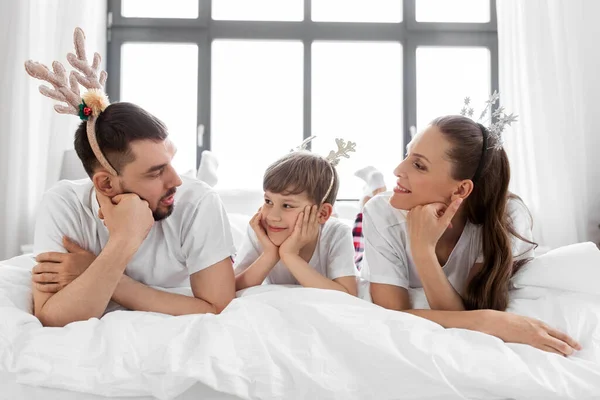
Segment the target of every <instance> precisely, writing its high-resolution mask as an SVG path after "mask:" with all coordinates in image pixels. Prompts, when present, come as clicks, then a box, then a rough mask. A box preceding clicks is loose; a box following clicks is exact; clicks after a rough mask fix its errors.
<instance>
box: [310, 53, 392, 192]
mask: <svg viewBox="0 0 600 400" xmlns="http://www.w3.org/2000/svg"><path fill="white" fill-rule="evenodd" d="M312 68H313V69H312V71H313V72H312V98H313V101H312V118H313V119H312V132H313V135H315V136H317V139H316V140H315V141H314V142H313V151H316V152H318V153H319V154H322V155H327V154H328V153H329V151H330V150H334V149H335V148H336V144H335V138H337V137H341V138H343V139H345V140H352V141H354V142H356V143H357V145H356V153H351V157H350V158H349V159H345V158H344V159H342V160H341V161H340V163H339V165H338V167H337V168H338V173H339V174H340V191H339V193H338V197H339V198H355V199H356V198H360V197H361V196H362V186H363V182H362V181H361V180H360V179H358V178H356V177H355V176H354V172H355V171H356V170H358V169H360V168H363V167H365V166H369V165H372V166H374V167H376V168H377V169H379V170H381V172H382V173H383V174H384V176H385V177H386V182H387V184H388V185H389V186H388V188H391V187H392V186H393V182H394V180H395V179H394V176H393V174H392V171H393V170H394V168H395V167H396V165H397V164H398V163H399V162H400V161H402V156H403V153H404V150H403V144H402V46H401V45H400V43H395V42H388V43H375V42H315V43H314V44H313V46H312Z"/></svg>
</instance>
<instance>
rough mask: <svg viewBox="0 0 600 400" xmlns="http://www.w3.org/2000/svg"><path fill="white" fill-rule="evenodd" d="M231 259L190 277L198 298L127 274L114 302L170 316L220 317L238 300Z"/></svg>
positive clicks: (132, 308) (122, 279)
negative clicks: (166, 290)
mask: <svg viewBox="0 0 600 400" xmlns="http://www.w3.org/2000/svg"><path fill="white" fill-rule="evenodd" d="M233 282H234V280H233V267H232V265H231V259H230V258H229V257H228V258H226V259H224V260H222V261H220V262H218V263H216V264H214V265H212V266H210V267H208V268H205V269H203V270H201V271H198V272H196V273H195V274H193V275H191V276H190V284H191V287H192V292H193V293H194V297H190V296H185V295H180V294H175V293H168V292H165V291H162V290H158V289H154V288H151V287H149V286H146V285H144V284H143V283H140V282H137V281H135V280H134V279H131V278H130V277H128V276H127V275H123V276H122V277H121V280H120V282H119V284H118V286H117V288H116V290H115V292H114V294H113V297H112V299H113V300H114V301H115V302H117V303H119V304H120V305H122V306H123V307H126V308H128V309H130V310H136V311H151V312H159V313H163V314H170V315H187V314H209V313H211V314H218V313H220V312H221V311H223V309H225V307H227V305H228V304H229V302H231V300H233V298H234V297H235V285H234V284H233Z"/></svg>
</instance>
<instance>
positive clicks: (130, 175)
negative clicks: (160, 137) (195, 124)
mask: <svg viewBox="0 0 600 400" xmlns="http://www.w3.org/2000/svg"><path fill="white" fill-rule="evenodd" d="M130 147H131V151H132V152H133V155H134V157H135V160H134V161H133V162H130V163H128V164H127V165H125V167H123V169H122V171H121V175H120V181H119V182H120V186H121V191H122V193H135V194H137V195H138V196H140V198H142V199H143V200H146V201H147V202H148V204H149V205H150V209H151V210H152V214H153V215H154V220H156V221H160V220H162V219H165V218H167V217H168V216H169V215H171V213H172V212H173V208H174V206H175V191H176V190H177V187H178V186H180V185H181V183H182V182H181V178H180V177H179V175H178V174H177V172H175V169H173V166H172V165H171V161H172V160H173V157H174V156H175V153H176V151H177V150H176V149H175V146H174V145H173V143H172V142H171V141H170V140H169V139H166V140H164V141H159V142H156V141H152V140H136V141H134V142H132V143H130Z"/></svg>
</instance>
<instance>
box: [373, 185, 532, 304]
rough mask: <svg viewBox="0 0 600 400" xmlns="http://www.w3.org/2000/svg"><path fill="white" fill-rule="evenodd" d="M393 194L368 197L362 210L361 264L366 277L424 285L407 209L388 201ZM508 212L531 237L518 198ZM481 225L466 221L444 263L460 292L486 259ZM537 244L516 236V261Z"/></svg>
mask: <svg viewBox="0 0 600 400" xmlns="http://www.w3.org/2000/svg"><path fill="white" fill-rule="evenodd" d="M390 197H391V193H389V192H388V193H383V194H381V195H378V196H376V197H374V198H373V199H371V200H369V202H368V203H367V204H366V206H365V208H364V211H363V235H364V242H365V243H364V246H365V253H364V259H363V263H362V267H361V276H362V278H363V279H365V280H367V281H370V282H373V283H384V284H389V285H394V286H400V287H403V288H406V289H409V288H422V287H423V284H422V283H421V280H420V279H419V275H418V273H417V269H416V267H415V264H414V261H413V258H412V255H411V252H410V240H409V236H408V231H407V223H406V214H407V211H403V210H398V209H395V208H394V207H392V206H391V205H390V204H389V200H390ZM507 212H508V213H509V216H510V218H511V219H512V223H513V228H514V229H515V232H517V233H518V234H519V235H521V236H522V237H523V238H525V239H528V240H532V233H531V224H532V222H531V217H530V214H529V211H528V210H527V208H526V207H525V205H524V204H523V202H521V201H520V200H518V199H511V200H509V201H508V204H507ZM481 234H482V233H481V226H480V225H474V224H472V223H470V222H467V223H466V225H465V228H464V230H463V232H462V234H461V236H460V238H459V239H458V242H457V243H456V246H455V247H454V249H453V250H452V252H451V253H450V257H449V258H448V261H447V262H446V264H445V265H443V266H442V268H443V270H444V273H445V274H446V277H448V281H449V282H450V284H451V285H452V286H453V287H454V289H455V290H456V291H457V292H458V293H463V290H464V289H465V287H466V284H467V279H468V277H469V272H470V271H471V268H472V267H473V265H474V264H475V263H481V262H483V250H482V237H481ZM533 250H534V246H533V245H532V244H530V243H527V242H525V241H523V240H521V239H518V238H516V237H513V238H512V253H513V257H514V259H515V260H521V259H526V258H529V257H533V256H534V251H533Z"/></svg>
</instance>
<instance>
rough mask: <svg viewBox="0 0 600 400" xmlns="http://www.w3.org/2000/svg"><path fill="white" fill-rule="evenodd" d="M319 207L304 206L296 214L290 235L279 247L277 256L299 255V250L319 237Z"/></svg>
mask: <svg viewBox="0 0 600 400" xmlns="http://www.w3.org/2000/svg"><path fill="white" fill-rule="evenodd" d="M318 213H319V207H318V206H316V205H314V206H306V207H305V208H304V211H303V212H301V213H300V214H298V218H297V219H296V225H295V226H294V231H293V232H292V234H291V235H290V236H289V237H288V238H287V239H286V240H285V241H284V242H283V243H282V244H281V246H279V256H280V257H283V255H285V254H295V255H298V254H300V250H302V248H303V247H304V246H306V245H307V244H308V243H310V242H311V240H314V239H315V238H316V237H317V236H318V235H319V225H320V224H319V220H318V218H317V215H318Z"/></svg>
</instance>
